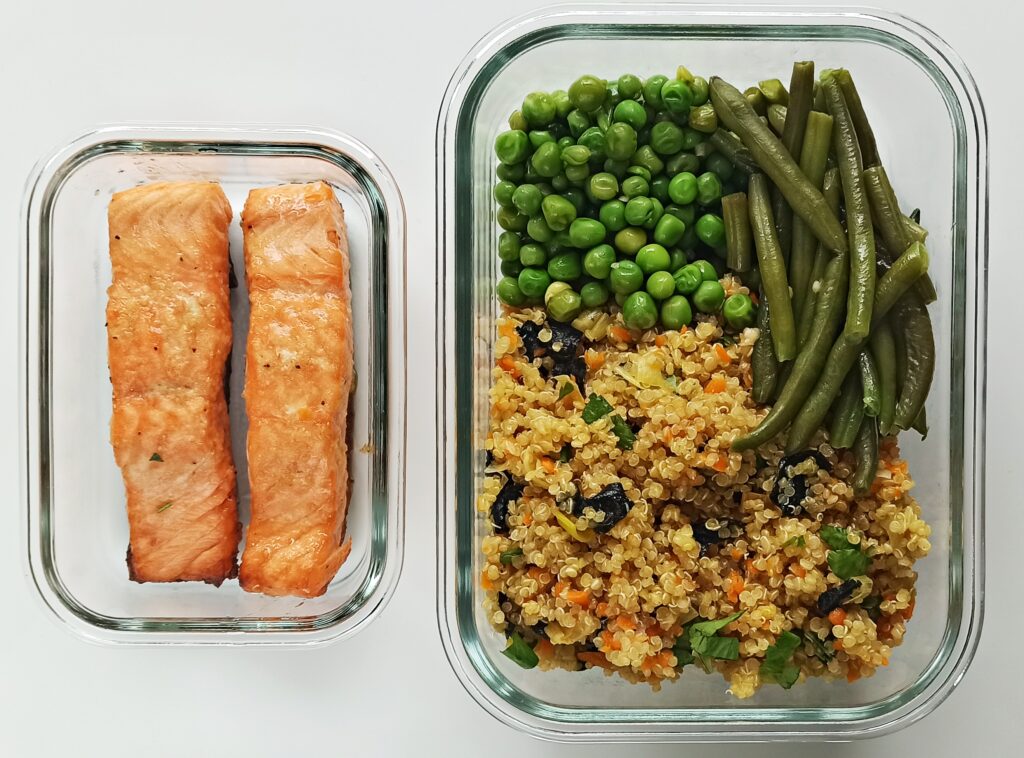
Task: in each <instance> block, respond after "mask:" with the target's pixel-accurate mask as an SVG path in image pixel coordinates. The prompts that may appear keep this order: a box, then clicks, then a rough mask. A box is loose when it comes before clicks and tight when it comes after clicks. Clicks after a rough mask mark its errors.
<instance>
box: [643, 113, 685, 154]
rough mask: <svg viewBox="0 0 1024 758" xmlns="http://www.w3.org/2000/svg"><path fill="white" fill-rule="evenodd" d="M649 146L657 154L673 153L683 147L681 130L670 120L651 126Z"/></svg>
mask: <svg viewBox="0 0 1024 758" xmlns="http://www.w3.org/2000/svg"><path fill="white" fill-rule="evenodd" d="M651 148H652V149H653V150H654V152H656V153H658V154H659V155H675V154H676V153H678V152H679V151H680V150H682V149H683V130H682V129H680V128H679V127H678V126H676V125H675V124H673V123H672V122H671V121H659V122H658V123H657V124H655V125H654V126H652V127H651Z"/></svg>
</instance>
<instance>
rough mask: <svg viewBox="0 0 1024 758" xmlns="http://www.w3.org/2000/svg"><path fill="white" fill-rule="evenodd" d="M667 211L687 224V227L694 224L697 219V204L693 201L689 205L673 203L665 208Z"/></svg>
mask: <svg viewBox="0 0 1024 758" xmlns="http://www.w3.org/2000/svg"><path fill="white" fill-rule="evenodd" d="M665 213H670V214H671V215H673V216H675V217H676V218H677V219H679V220H680V221H682V222H683V223H684V224H686V226H687V227H690V226H693V222H694V221H696V220H697V206H695V205H694V204H693V203H690V204H689V205H676V204H675V203H672V204H670V205H668V206H667V207H666V208H665Z"/></svg>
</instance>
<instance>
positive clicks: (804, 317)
mask: <svg viewBox="0 0 1024 758" xmlns="http://www.w3.org/2000/svg"><path fill="white" fill-rule="evenodd" d="M815 113H819V111H815ZM822 115H827V114H822ZM828 118H830V119H831V118H832V117H831V116H828ZM839 185H840V181H839V170H838V169H836V168H829V169H826V171H825V179H824V181H823V182H822V194H823V195H824V196H825V202H827V203H828V207H829V209H831V210H832V212H833V213H835V215H836V218H838V217H839V190H840V186H839ZM801 223H803V222H801ZM804 228H805V229H806V225H805V227H804ZM831 258H832V256H831V255H830V254H829V252H828V250H826V249H825V246H824V245H822V244H821V243H820V242H819V243H818V247H817V251H816V252H815V254H814V266H813V268H812V269H811V276H810V280H809V286H808V287H807V293H806V295H805V296H804V301H803V307H802V309H801V310H800V311H799V312H798V313H794V314H793V317H794V318H795V319H796V323H797V344H798V345H799V346H800V348H801V349H803V346H804V344H806V342H807V338H808V336H810V333H811V326H812V324H813V323H814V312H815V309H816V304H817V301H818V293H817V292H815V290H814V283H815V282H819V283H820V282H821V279H822V277H823V276H824V274H825V266H826V264H827V263H828V261H829V260H831ZM844 260H845V258H844ZM818 286H819V287H820V286H821V285H820V284H819V285H818ZM843 297H846V292H845V291H844V292H843Z"/></svg>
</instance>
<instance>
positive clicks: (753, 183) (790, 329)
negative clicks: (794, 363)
mask: <svg viewBox="0 0 1024 758" xmlns="http://www.w3.org/2000/svg"><path fill="white" fill-rule="evenodd" d="M748 195H749V207H750V227H751V230H752V232H753V237H754V248H755V249H756V250H757V263H758V269H760V271H761V283H762V286H763V287H764V291H765V296H766V298H767V301H768V303H769V304H770V305H771V326H772V344H773V345H774V346H775V356H776V358H778V360H779V361H791V360H793V358H795V357H796V325H795V324H794V322H793V304H792V302H791V301H790V299H789V282H788V281H787V280H786V264H785V261H784V260H783V259H782V250H781V249H780V248H779V238H778V236H777V235H776V232H775V220H774V219H773V218H772V209H771V198H770V196H769V194H768V179H767V178H766V177H765V176H764V174H754V175H753V176H752V177H750V186H749V191H748Z"/></svg>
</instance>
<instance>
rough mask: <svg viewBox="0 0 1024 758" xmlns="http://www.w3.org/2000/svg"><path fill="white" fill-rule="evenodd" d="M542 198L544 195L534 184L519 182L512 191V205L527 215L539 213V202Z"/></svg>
mask: <svg viewBox="0 0 1024 758" xmlns="http://www.w3.org/2000/svg"><path fill="white" fill-rule="evenodd" d="M543 199H544V195H543V194H541V191H540V188H539V187H538V186H537V185H536V184H520V185H519V186H518V187H516V189H515V192H513V193H512V205H514V206H515V207H516V208H517V209H518V210H519V212H520V213H525V214H526V215H527V216H536V215H537V214H538V213H540V203H541V200H543Z"/></svg>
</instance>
